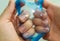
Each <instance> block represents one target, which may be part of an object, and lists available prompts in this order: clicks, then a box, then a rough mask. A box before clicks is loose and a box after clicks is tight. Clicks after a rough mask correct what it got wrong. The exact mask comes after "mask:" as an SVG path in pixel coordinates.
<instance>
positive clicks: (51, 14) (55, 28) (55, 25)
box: [34, 0, 60, 41]
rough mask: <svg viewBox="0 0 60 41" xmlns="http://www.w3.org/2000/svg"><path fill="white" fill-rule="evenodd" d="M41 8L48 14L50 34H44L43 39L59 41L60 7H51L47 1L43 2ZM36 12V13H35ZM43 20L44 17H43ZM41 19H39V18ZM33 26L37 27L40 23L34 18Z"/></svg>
mask: <svg viewBox="0 0 60 41" xmlns="http://www.w3.org/2000/svg"><path fill="white" fill-rule="evenodd" d="M43 7H44V8H45V9H46V11H47V14H48V21H49V25H50V32H49V33H48V34H46V36H45V37H44V39H48V40H49V41H60V22H59V21H60V7H58V6H55V5H53V4H52V3H50V2H49V1H48V0H44V4H43ZM36 12H37V11H36ZM40 14H41V13H40ZM37 15H38V13H37V14H35V17H37ZM43 17H44V18H45V17H46V16H43ZM40 18H41V17H40ZM35 21H36V22H34V24H37V25H39V24H40V23H41V22H40V21H41V19H39V18H35ZM38 23H39V24H38ZM36 28H37V29H36V31H38V30H40V29H41V28H42V27H41V26H40V29H39V27H36ZM38 32H39V31H38Z"/></svg>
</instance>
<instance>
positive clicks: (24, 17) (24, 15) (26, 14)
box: [19, 11, 29, 22]
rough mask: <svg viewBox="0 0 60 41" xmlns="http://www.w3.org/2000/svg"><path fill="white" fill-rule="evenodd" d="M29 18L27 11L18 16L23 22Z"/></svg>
mask: <svg viewBox="0 0 60 41" xmlns="http://www.w3.org/2000/svg"><path fill="white" fill-rule="evenodd" d="M28 18H29V12H27V11H23V12H22V14H21V15H20V16H19V20H20V21H21V22H25V21H26V20H27V19H28Z"/></svg>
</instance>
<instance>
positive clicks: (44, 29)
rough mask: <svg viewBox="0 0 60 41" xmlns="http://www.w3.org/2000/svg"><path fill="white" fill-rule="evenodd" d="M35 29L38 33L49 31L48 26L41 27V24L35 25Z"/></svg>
mask: <svg viewBox="0 0 60 41" xmlns="http://www.w3.org/2000/svg"><path fill="white" fill-rule="evenodd" d="M35 31H36V32H38V33H42V32H43V33H47V32H49V27H48V26H47V27H43V26H36V27H35Z"/></svg>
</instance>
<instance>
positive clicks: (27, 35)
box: [23, 28, 35, 39]
mask: <svg viewBox="0 0 60 41" xmlns="http://www.w3.org/2000/svg"><path fill="white" fill-rule="evenodd" d="M34 33H35V30H34V29H33V28H31V29H29V30H28V31H27V32H25V33H24V34H23V37H24V38H25V39H27V38H29V37H31V36H33V35H34Z"/></svg>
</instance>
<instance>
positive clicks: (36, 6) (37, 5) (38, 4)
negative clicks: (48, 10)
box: [16, 0, 46, 41]
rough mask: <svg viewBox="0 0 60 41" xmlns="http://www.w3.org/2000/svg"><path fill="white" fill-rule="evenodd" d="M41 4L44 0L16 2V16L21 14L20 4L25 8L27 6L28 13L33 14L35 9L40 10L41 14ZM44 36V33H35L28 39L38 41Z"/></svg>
mask: <svg viewBox="0 0 60 41" xmlns="http://www.w3.org/2000/svg"><path fill="white" fill-rule="evenodd" d="M43 2H44V0H37V1H36V2H29V1H27V0H16V10H17V12H18V15H20V14H21V12H22V10H21V6H20V3H23V4H25V6H28V8H29V9H30V11H29V12H30V13H32V14H33V13H34V12H35V10H36V9H38V10H40V11H41V12H43V7H42V4H43ZM26 9H27V8H26ZM45 34H46V33H44V32H42V33H35V34H34V35H33V36H31V37H29V38H28V39H31V41H38V40H39V39H40V38H41V37H43V36H44V35H45Z"/></svg>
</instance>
